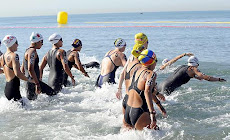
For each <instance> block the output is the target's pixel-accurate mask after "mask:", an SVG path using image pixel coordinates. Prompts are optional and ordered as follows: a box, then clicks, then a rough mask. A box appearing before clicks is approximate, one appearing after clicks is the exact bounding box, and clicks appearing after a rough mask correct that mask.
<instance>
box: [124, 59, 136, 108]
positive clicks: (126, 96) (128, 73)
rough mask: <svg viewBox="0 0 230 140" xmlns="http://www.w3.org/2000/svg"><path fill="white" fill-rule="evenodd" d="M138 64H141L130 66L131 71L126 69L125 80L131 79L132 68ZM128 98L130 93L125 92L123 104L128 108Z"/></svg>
mask: <svg viewBox="0 0 230 140" xmlns="http://www.w3.org/2000/svg"><path fill="white" fill-rule="evenodd" d="M137 64H139V63H136V64H134V65H133V66H132V67H131V68H130V70H129V72H126V71H125V80H129V79H130V72H131V70H132V69H133V68H134V67H135V66H136V65H137ZM126 70H127V69H126ZM128 98H129V95H128V94H125V97H124V99H123V102H122V106H123V108H124V109H126V104H127V101H128Z"/></svg>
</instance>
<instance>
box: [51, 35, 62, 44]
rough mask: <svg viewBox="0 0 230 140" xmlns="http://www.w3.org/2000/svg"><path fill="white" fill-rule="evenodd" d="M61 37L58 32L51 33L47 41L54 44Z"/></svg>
mask: <svg viewBox="0 0 230 140" xmlns="http://www.w3.org/2000/svg"><path fill="white" fill-rule="evenodd" d="M61 38H62V37H61V36H60V35H59V34H56V33H54V34H52V35H51V36H50V37H49V41H50V42H51V43H52V44H56V43H58V41H59V40H60V39H61Z"/></svg>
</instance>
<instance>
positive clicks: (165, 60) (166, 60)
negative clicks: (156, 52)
mask: <svg viewBox="0 0 230 140" xmlns="http://www.w3.org/2000/svg"><path fill="white" fill-rule="evenodd" d="M169 61H170V59H168V58H165V59H164V60H163V61H162V65H165V64H166V63H167V62H169Z"/></svg>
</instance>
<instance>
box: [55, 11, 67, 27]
mask: <svg viewBox="0 0 230 140" xmlns="http://www.w3.org/2000/svg"><path fill="white" fill-rule="evenodd" d="M67 21H68V14H67V13H66V12H63V11H61V12H59V13H58V15H57V22H58V23H60V24H66V23H67Z"/></svg>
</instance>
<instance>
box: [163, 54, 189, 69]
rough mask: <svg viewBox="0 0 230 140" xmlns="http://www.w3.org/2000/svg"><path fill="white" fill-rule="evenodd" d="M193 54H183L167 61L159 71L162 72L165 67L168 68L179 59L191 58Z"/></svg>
mask: <svg viewBox="0 0 230 140" xmlns="http://www.w3.org/2000/svg"><path fill="white" fill-rule="evenodd" d="M192 55H193V54H192V53H183V54H181V55H178V56H177V57H175V58H173V59H172V60H170V61H168V62H167V63H166V64H164V65H162V66H161V67H160V70H163V69H165V67H167V66H169V65H172V64H173V63H175V62H176V61H177V60H178V59H181V58H182V57H184V56H192Z"/></svg>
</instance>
